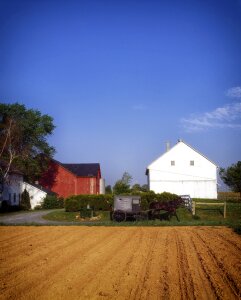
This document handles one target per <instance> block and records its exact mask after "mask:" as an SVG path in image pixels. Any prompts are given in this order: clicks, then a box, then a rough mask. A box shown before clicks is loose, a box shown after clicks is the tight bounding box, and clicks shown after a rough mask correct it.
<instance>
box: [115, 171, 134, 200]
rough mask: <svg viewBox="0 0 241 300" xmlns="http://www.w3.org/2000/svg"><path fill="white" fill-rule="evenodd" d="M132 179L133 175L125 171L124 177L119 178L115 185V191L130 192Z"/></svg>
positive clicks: (120, 192)
mask: <svg viewBox="0 0 241 300" xmlns="http://www.w3.org/2000/svg"><path fill="white" fill-rule="evenodd" d="M131 181H132V176H131V175H130V174H129V173H128V172H124V174H123V175H122V178H121V179H120V180H117V181H116V183H115V185H114V186H113V192H114V194H116V195H120V194H127V193H130V184H131Z"/></svg>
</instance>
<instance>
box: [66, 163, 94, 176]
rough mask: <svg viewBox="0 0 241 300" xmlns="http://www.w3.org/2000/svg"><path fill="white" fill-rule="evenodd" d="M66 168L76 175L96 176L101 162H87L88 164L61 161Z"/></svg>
mask: <svg viewBox="0 0 241 300" xmlns="http://www.w3.org/2000/svg"><path fill="white" fill-rule="evenodd" d="M60 165H61V166H63V167H64V168H65V169H67V170H69V171H70V172H71V173H73V174H74V175H76V176H80V177H96V176H97V175H98V172H99V171H100V164H99V163H87V164H63V163H60Z"/></svg>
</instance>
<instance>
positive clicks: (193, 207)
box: [192, 201, 195, 216]
mask: <svg viewBox="0 0 241 300" xmlns="http://www.w3.org/2000/svg"><path fill="white" fill-rule="evenodd" d="M192 215H193V216H195V201H192Z"/></svg>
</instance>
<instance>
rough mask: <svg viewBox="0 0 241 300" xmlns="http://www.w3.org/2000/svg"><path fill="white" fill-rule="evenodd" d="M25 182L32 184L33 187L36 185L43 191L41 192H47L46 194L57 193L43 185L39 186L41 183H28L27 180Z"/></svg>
mask: <svg viewBox="0 0 241 300" xmlns="http://www.w3.org/2000/svg"><path fill="white" fill-rule="evenodd" d="M26 183H27V184H29V185H32V186H34V187H36V188H37V189H39V190H41V191H43V192H45V193H47V194H48V195H53V196H54V195H57V193H55V192H53V191H51V190H49V189H46V188H44V187H43V186H41V185H39V184H36V183H29V182H26Z"/></svg>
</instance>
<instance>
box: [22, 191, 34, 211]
mask: <svg viewBox="0 0 241 300" xmlns="http://www.w3.org/2000/svg"><path fill="white" fill-rule="evenodd" d="M20 209H23V210H29V209H31V203H30V196H29V193H28V191H27V190H26V189H25V190H24V191H23V193H22V195H21V201H20Z"/></svg>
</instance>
